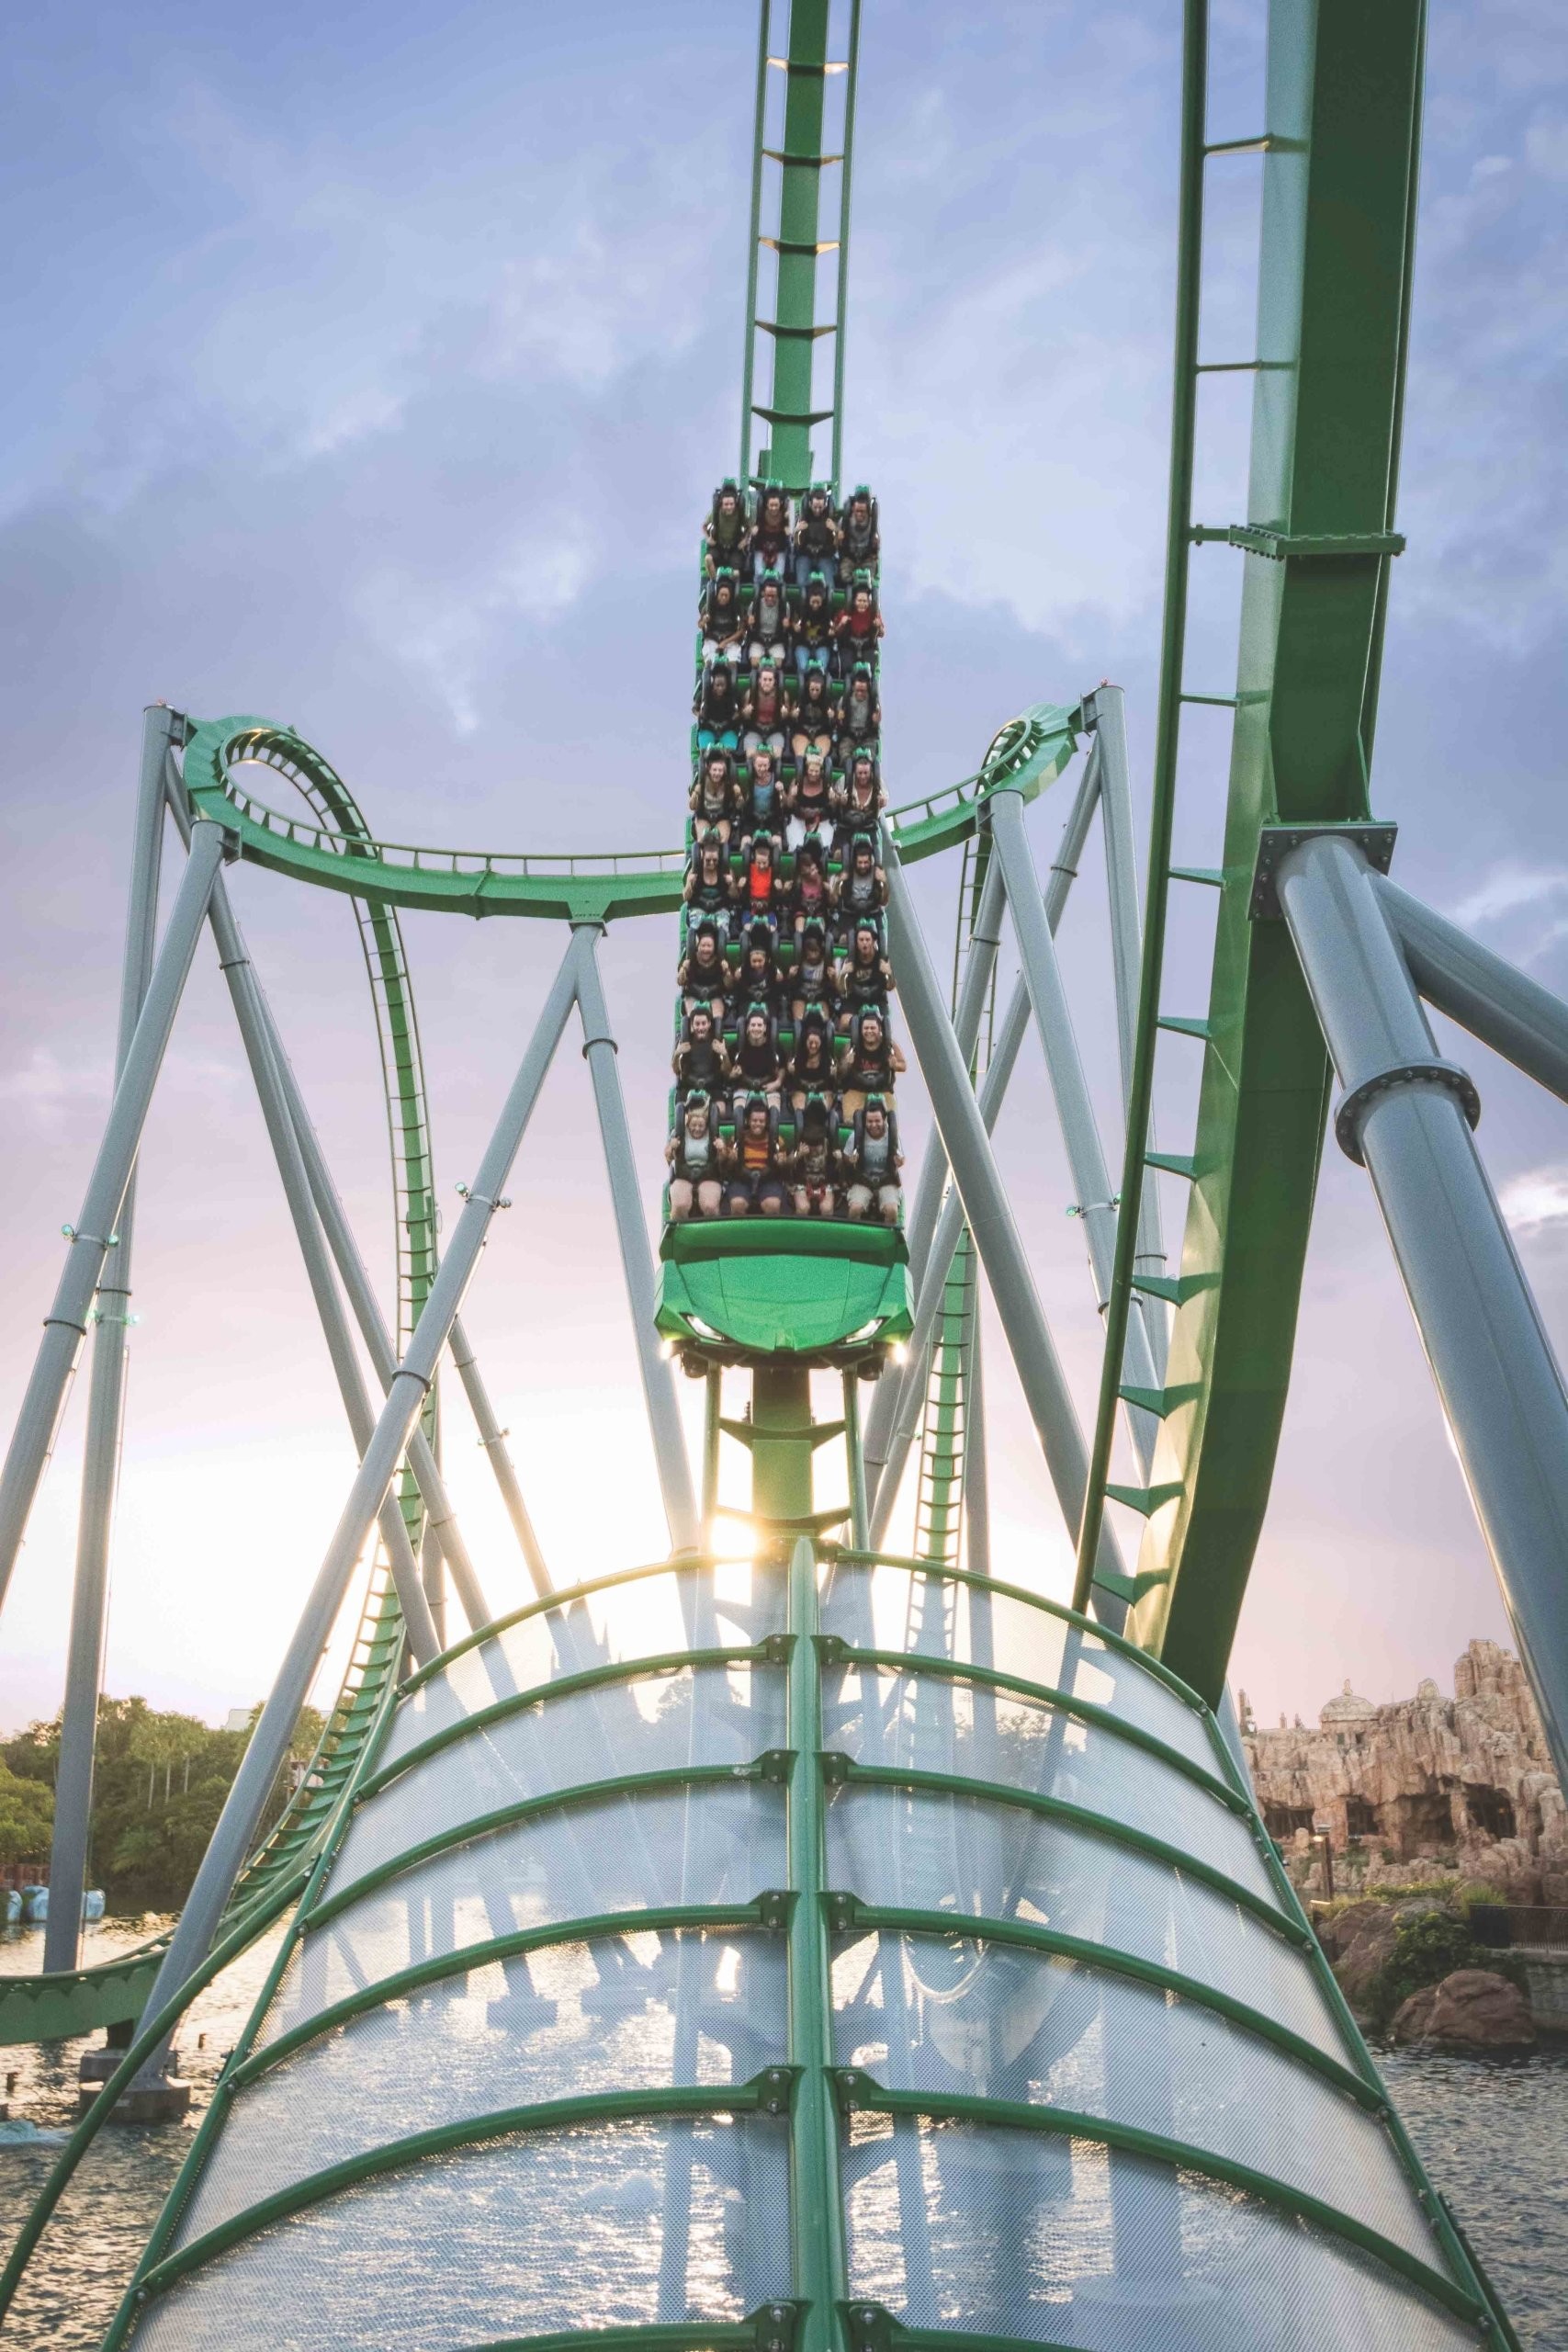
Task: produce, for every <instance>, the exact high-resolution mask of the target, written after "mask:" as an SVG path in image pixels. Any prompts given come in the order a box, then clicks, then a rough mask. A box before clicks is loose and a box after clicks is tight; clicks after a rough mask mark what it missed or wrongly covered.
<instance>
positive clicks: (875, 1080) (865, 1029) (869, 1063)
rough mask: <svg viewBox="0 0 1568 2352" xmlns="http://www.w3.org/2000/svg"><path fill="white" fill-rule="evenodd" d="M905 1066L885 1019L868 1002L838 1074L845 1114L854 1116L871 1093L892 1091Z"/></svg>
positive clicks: (846, 1047) (857, 1022)
mask: <svg viewBox="0 0 1568 2352" xmlns="http://www.w3.org/2000/svg"><path fill="white" fill-rule="evenodd" d="M904 1066H905V1065H904V1057H903V1055H902V1054H901V1053H900V1052H899V1050H898V1048H897V1046H896V1045H895V1044H894V1043H893V1040H892V1038H891V1037H890V1036H889V1035H888V1034H887V1023H886V1021H885V1020H884V1018H883V1016H882V1014H881V1013H880V1012H876V1011H874V1009H873V1008H872V1007H871V1006H867V1008H866V1010H865V1011H864V1012H863V1013H862V1014H861V1015H860V1017H859V1019H858V1020H857V1021H856V1022H855V1023H854V1026H853V1027H852V1030H851V1032H850V1042H849V1044H848V1045H847V1046H845V1047H844V1049H843V1051H842V1053H841V1054H840V1056H839V1069H838V1078H839V1084H840V1087H841V1088H842V1090H843V1093H842V1107H843V1110H844V1113H845V1114H846V1116H849V1117H852V1116H853V1115H854V1114H855V1112H857V1111H858V1110H859V1109H860V1107H861V1105H862V1103H863V1102H864V1101H865V1098H866V1096H867V1095H868V1094H891V1093H892V1091H893V1080H894V1079H895V1078H896V1077H897V1075H898V1074H899V1073H900V1072H901V1071H902V1070H903V1069H904Z"/></svg>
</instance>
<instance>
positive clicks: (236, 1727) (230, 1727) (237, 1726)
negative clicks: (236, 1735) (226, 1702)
mask: <svg viewBox="0 0 1568 2352" xmlns="http://www.w3.org/2000/svg"><path fill="white" fill-rule="evenodd" d="M254 1713H255V1709H254V1707H231V1708H230V1710H229V1717H228V1721H227V1722H226V1723H225V1724H224V1726H223V1728H224V1730H225V1731H249V1729H250V1727H251V1717H252V1716H253V1715H254Z"/></svg>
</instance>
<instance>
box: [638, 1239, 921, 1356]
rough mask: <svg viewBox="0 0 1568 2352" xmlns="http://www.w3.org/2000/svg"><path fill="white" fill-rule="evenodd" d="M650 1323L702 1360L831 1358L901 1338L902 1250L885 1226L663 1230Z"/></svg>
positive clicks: (904, 1322)
mask: <svg viewBox="0 0 1568 2352" xmlns="http://www.w3.org/2000/svg"><path fill="white" fill-rule="evenodd" d="M660 1259H661V1261H662V1262H661V1264H660V1281H659V1311H658V1320H659V1329H660V1334H661V1336H662V1337H663V1338H665V1339H666V1340H674V1341H675V1342H676V1343H677V1345H683V1346H684V1347H685V1348H688V1349H691V1350H694V1351H695V1352H696V1353H697V1354H698V1355H700V1356H701V1357H702V1359H703V1360H704V1361H705V1362H710V1363H737V1362H739V1361H741V1360H742V1359H744V1358H748V1357H752V1356H786V1357H791V1358H794V1359H795V1360H796V1361H810V1362H812V1363H831V1364H839V1363H849V1362H855V1361H860V1360H863V1358H864V1357H865V1355H866V1354H867V1353H868V1351H874V1350H877V1349H885V1348H888V1347H891V1346H894V1345H895V1344H897V1341H899V1340H907V1339H908V1336H909V1332H910V1330H911V1329H912V1328H913V1324H912V1317H911V1316H910V1312H909V1278H908V1250H906V1248H905V1246H904V1236H903V1233H902V1232H901V1231H900V1230H898V1229H897V1228H896V1227H890V1226H886V1225H850V1224H843V1225H839V1224H816V1223H813V1224H810V1225H805V1224H797V1223H795V1221H794V1220H793V1219H781V1220H780V1221H779V1222H778V1223H776V1224H773V1223H768V1224H763V1223H762V1222H761V1220H753V1219H747V1220H746V1221H745V1222H743V1223H738V1224H733V1225H727V1224H725V1223H723V1222H721V1221H720V1220H718V1219H716V1218H705V1219H703V1220H701V1221H700V1222H698V1223H695V1224H684V1225H671V1226H670V1227H667V1228H666V1231H665V1235H664V1240H663V1244H662V1246H661V1248H660Z"/></svg>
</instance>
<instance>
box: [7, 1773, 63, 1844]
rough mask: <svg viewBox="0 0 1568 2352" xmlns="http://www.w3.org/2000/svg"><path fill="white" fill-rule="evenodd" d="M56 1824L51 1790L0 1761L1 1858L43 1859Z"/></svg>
mask: <svg viewBox="0 0 1568 2352" xmlns="http://www.w3.org/2000/svg"><path fill="white" fill-rule="evenodd" d="M53 1826H54V1798H53V1795H52V1793H51V1791H50V1790H48V1789H47V1788H45V1787H44V1785H43V1783H42V1781H33V1780H25V1779H24V1778H23V1777H22V1775H21V1774H20V1773H19V1772H13V1771H12V1770H11V1768H10V1766H9V1765H8V1764H5V1763H0V1862H41V1861H43V1860H45V1859H46V1858H47V1856H48V1853H49V1840H50V1832H51V1829H52V1828H53Z"/></svg>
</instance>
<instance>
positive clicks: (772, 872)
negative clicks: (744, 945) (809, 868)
mask: <svg viewBox="0 0 1568 2352" xmlns="http://www.w3.org/2000/svg"><path fill="white" fill-rule="evenodd" d="M738 895H739V904H740V916H741V921H742V922H744V923H745V924H746V925H747V926H748V927H749V928H750V927H754V926H755V925H756V924H757V923H758V922H764V923H766V924H767V925H768V927H769V929H770V931H772V930H773V929H775V928H776V926H777V920H778V910H779V908H780V907H781V905H782V904H783V903H784V900H785V899H787V898H788V896H789V889H788V886H787V884H785V883H784V882H783V881H782V880H781V879H780V876H779V844H778V837H777V835H776V834H774V833H764V832H761V831H758V832H755V833H753V834H752V835H751V837H750V841H749V842H747V844H746V871H745V872H744V874H742V876H740V882H739V893H738Z"/></svg>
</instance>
